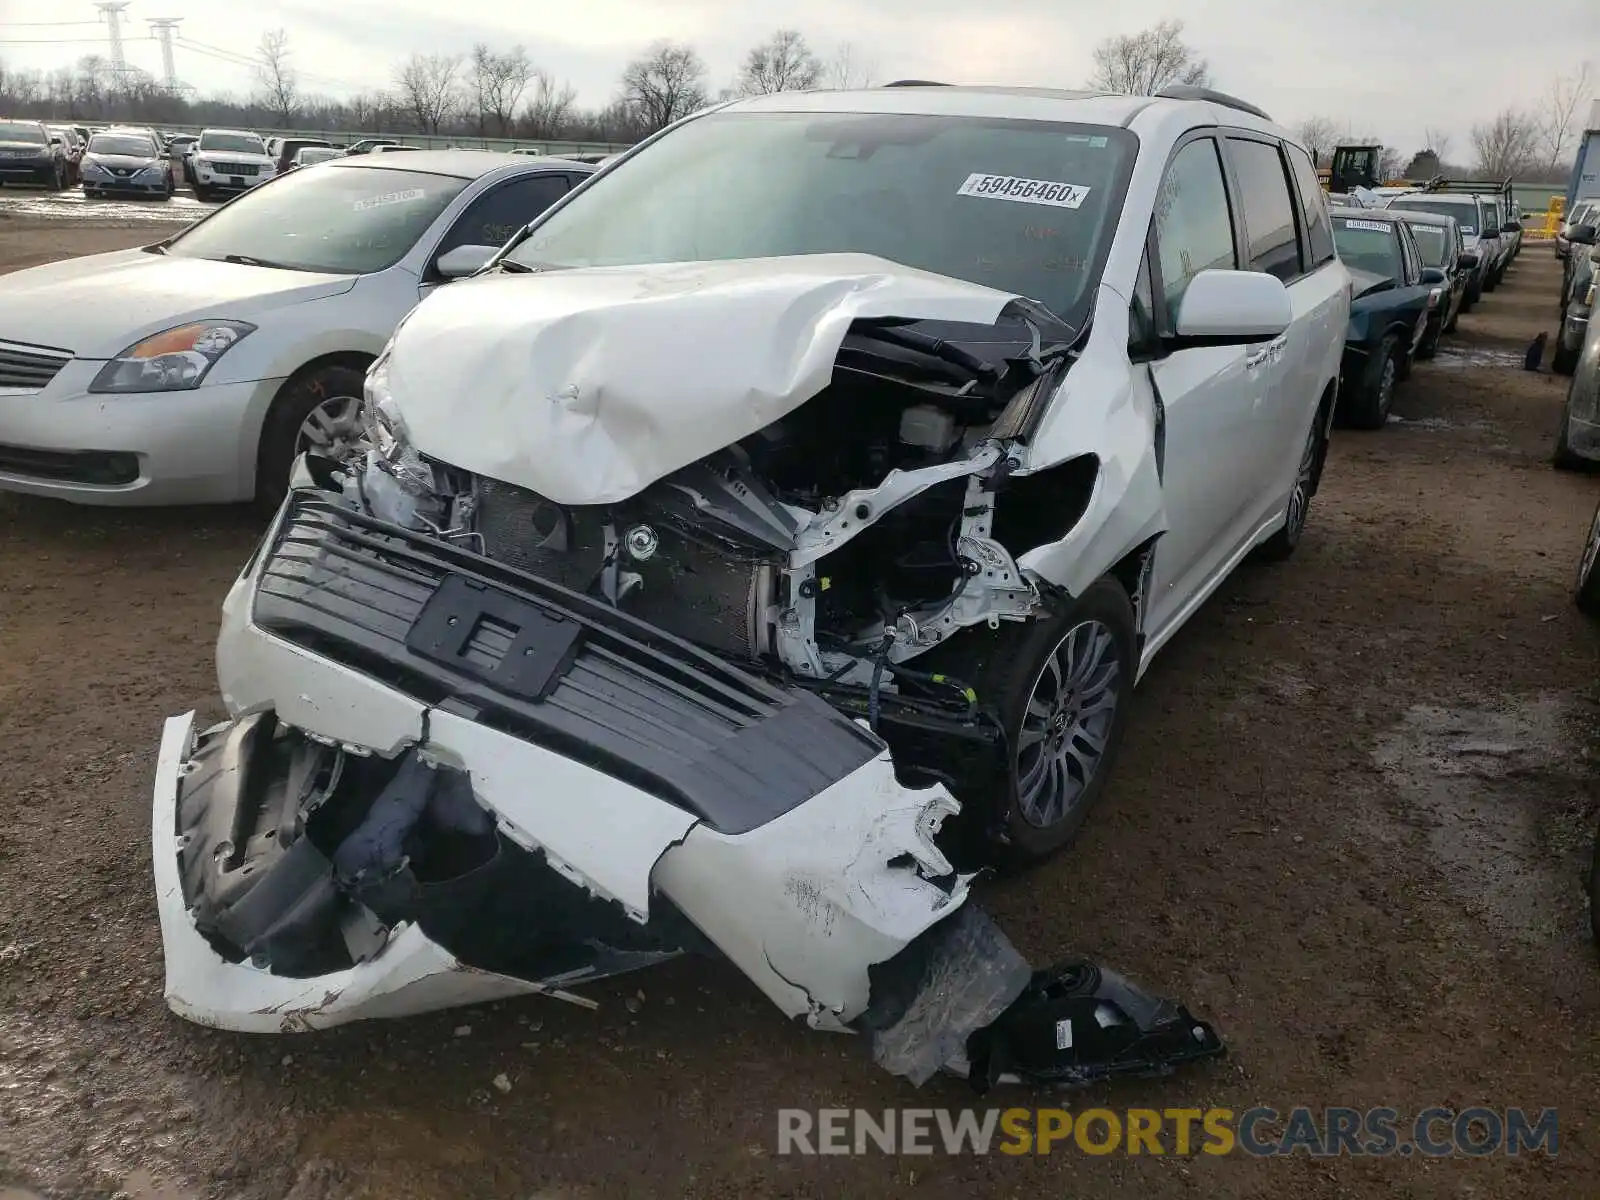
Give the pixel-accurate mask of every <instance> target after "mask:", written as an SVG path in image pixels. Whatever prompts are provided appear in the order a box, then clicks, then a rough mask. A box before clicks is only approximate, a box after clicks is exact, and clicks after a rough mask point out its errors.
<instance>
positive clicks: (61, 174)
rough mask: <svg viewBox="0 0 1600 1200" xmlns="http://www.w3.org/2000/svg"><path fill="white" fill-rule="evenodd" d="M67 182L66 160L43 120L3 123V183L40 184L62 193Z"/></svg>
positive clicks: (0, 169)
mask: <svg viewBox="0 0 1600 1200" xmlns="http://www.w3.org/2000/svg"><path fill="white" fill-rule="evenodd" d="M66 182H67V180H66V157H65V155H64V154H62V153H60V152H58V150H57V148H56V146H55V145H54V144H52V143H51V141H50V131H49V130H47V129H46V128H45V127H44V123H43V122H42V121H0V183H39V184H43V185H44V186H45V187H47V188H50V189H52V190H53V191H57V192H59V191H60V190H61V189H62V188H63V187H65V186H66Z"/></svg>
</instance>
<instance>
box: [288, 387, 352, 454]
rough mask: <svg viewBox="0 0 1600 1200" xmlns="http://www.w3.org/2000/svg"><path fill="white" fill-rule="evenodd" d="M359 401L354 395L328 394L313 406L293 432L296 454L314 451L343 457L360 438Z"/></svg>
mask: <svg viewBox="0 0 1600 1200" xmlns="http://www.w3.org/2000/svg"><path fill="white" fill-rule="evenodd" d="M361 436H362V431H361V400H360V398H359V397H356V396H330V397H329V398H328V399H326V400H324V401H323V402H322V403H321V404H319V405H317V406H316V407H315V408H313V409H312V410H311V412H310V414H309V415H307V417H306V419H305V420H304V421H303V422H301V424H300V432H299V433H298V434H296V435H295V439H294V452H295V454H296V455H300V454H305V453H307V452H308V451H309V452H314V453H316V454H319V455H321V456H323V457H324V458H332V459H343V458H346V457H348V456H349V455H350V454H351V453H352V452H353V451H354V450H355V446H356V443H357V442H358V441H360V439H361Z"/></svg>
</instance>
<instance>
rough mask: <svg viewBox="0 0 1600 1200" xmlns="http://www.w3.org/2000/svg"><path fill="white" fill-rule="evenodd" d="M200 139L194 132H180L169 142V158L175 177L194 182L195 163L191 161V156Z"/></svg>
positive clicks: (185, 181) (186, 181)
mask: <svg viewBox="0 0 1600 1200" xmlns="http://www.w3.org/2000/svg"><path fill="white" fill-rule="evenodd" d="M199 140H200V139H199V137H197V136H196V135H195V134H192V133H180V134H177V135H176V136H175V137H173V139H172V140H171V141H170V142H168V143H167V158H168V159H169V160H170V161H171V163H172V174H173V177H174V178H175V179H181V180H182V181H183V182H184V183H193V182H194V165H193V164H192V163H191V162H190V161H189V156H190V155H191V154H193V153H194V147H195V143H196V142H198V141H199Z"/></svg>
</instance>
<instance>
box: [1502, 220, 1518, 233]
mask: <svg viewBox="0 0 1600 1200" xmlns="http://www.w3.org/2000/svg"><path fill="white" fill-rule="evenodd" d="M1500 232H1501V233H1521V232H1522V226H1521V225H1519V224H1517V222H1515V221H1507V222H1506V223H1505V224H1504V225H1502V226H1500Z"/></svg>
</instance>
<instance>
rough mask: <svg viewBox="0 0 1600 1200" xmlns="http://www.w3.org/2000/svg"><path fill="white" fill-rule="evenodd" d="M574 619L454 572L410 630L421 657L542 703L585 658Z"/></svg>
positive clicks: (410, 647) (409, 643)
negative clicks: (579, 659) (581, 656)
mask: <svg viewBox="0 0 1600 1200" xmlns="http://www.w3.org/2000/svg"><path fill="white" fill-rule="evenodd" d="M582 633H583V627H582V626H581V625H580V624H579V623H578V622H577V621H574V620H570V619H569V618H566V617H563V616H561V615H559V614H557V613H553V612H551V611H549V610H548V609H546V608H544V607H542V606H540V605H538V604H535V603H533V602H532V601H529V600H524V599H522V598H521V597H520V596H514V595H512V594H511V593H509V592H503V591H501V590H500V589H498V588H495V587H491V586H490V585H488V584H486V583H481V582H479V581H478V580H476V579H471V578H468V577H467V576H464V575H446V576H445V578H444V579H443V581H441V582H440V584H439V586H438V587H437V588H436V589H434V593H433V595H432V596H431V597H429V599H428V602H427V603H426V604H424V605H423V606H422V612H421V613H419V614H418V615H417V619H416V620H415V621H414V622H412V625H411V628H410V629H409V630H408V631H407V633H406V648H407V649H408V650H410V651H411V652H412V653H413V654H417V655H420V656H421V657H423V658H426V659H429V660H430V661H433V662H437V663H441V664H442V665H444V666H447V667H449V668H450V669H452V670H454V671H459V672H460V673H461V674H463V675H467V676H470V677H472V678H475V679H479V680H482V681H483V682H485V683H487V684H490V685H491V686H493V687H494V688H495V689H496V690H497V691H501V692H505V693H508V694H510V695H513V696H516V697H518V698H520V699H523V700H529V701H537V700H542V699H544V697H545V696H546V695H548V694H549V692H550V690H551V688H553V687H554V686H555V684H556V683H557V682H558V681H559V680H560V679H561V677H562V676H563V675H565V674H566V673H567V671H568V669H569V668H570V667H571V666H572V661H573V659H574V658H575V657H576V656H577V652H578V640H579V638H580V636H581V635H582Z"/></svg>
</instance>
